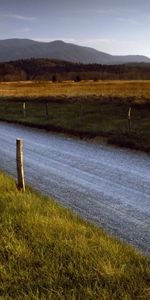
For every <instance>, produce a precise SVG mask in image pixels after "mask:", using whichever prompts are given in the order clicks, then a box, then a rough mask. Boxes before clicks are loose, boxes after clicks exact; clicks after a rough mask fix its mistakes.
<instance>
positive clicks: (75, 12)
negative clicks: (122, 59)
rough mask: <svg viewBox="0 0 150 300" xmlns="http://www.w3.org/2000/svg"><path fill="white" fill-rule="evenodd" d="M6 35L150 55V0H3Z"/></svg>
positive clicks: (1, 21) (1, 32) (2, 35)
mask: <svg viewBox="0 0 150 300" xmlns="http://www.w3.org/2000/svg"><path fill="white" fill-rule="evenodd" d="M7 38H29V39H33V40H38V41H44V42H47V41H53V40H63V41H65V42H70V43H74V44H78V45H82V46H88V47H92V48H95V49H97V50H100V51H103V52H107V53H110V54H117V55H118V54H120V55H123V54H142V55H146V56H149V57H150V0H54V1H51V0H0V39H7Z"/></svg>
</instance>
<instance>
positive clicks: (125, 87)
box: [0, 80, 150, 101]
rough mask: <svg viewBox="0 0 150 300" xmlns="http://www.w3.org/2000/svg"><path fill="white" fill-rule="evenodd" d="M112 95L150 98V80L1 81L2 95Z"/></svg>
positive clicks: (0, 93) (0, 89)
mask: <svg viewBox="0 0 150 300" xmlns="http://www.w3.org/2000/svg"><path fill="white" fill-rule="evenodd" d="M91 95H92V96H93V95H94V96H111V97H121V98H124V97H136V98H139V99H140V101H143V99H142V98H145V99H148V100H149V99H150V80H143V81H142V80H136V81H134V80H133V81H123V80H120V81H119V80H118V81H117V80H112V81H107V80H106V81H97V82H94V81H81V82H73V81H68V82H62V83H52V82H50V81H44V82H43V81H41V82H40V81H37V82H36V81H22V82H0V96H15V97H22V96H29V97H37V96H38V97H39V96H67V97H76V96H91Z"/></svg>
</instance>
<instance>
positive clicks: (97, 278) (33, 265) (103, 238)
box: [0, 173, 150, 300]
mask: <svg viewBox="0 0 150 300" xmlns="http://www.w3.org/2000/svg"><path fill="white" fill-rule="evenodd" d="M0 299H1V300H4V299H15V300H19V299H36V300H37V299H43V300H44V299H82V300H84V299H86V300H88V299H91V300H92V299H96V300H97V299H104V300H107V299H108V300H110V299H111V300H113V299H114V300H119V299H120V300H121V299H127V300H129V299H132V300H134V299H135V300H138V299H143V300H149V299H150V259H149V257H144V256H142V255H141V254H139V253H138V252H137V251H136V250H135V249H133V248H132V247H130V246H128V245H126V244H124V243H122V242H120V241H118V240H117V239H115V238H113V237H110V236H108V235H107V234H106V233H105V232H104V231H102V230H101V229H99V228H97V227H96V226H94V225H92V224H90V223H88V222H85V221H83V220H81V219H80V218H79V217H78V216H77V215H76V214H74V213H72V212H71V211H70V210H68V209H64V208H62V207H61V206H59V205H58V204H57V203H56V202H54V201H53V200H52V199H50V198H48V197H46V196H42V195H40V194H38V193H37V192H34V191H32V190H31V189H30V188H27V191H26V193H21V192H18V191H17V189H16V184H15V182H14V180H12V179H11V178H9V177H6V176H5V175H4V174H2V173H0Z"/></svg>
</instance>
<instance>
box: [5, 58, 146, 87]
mask: <svg viewBox="0 0 150 300" xmlns="http://www.w3.org/2000/svg"><path fill="white" fill-rule="evenodd" d="M89 79H90V80H94V81H96V80H106V79H109V80H112V79H119V80H120V79H123V80H126V79H128V80H132V79H148V80H149V79H150V64H149V63H129V64H116V65H107V64H106V65H101V64H81V63H72V62H67V61H61V60H54V59H53V60H52V59H45V58H43V59H40V58H39V59H33V58H32V59H25V60H17V61H11V62H1V63H0V81H21V80H50V81H54V82H55V81H63V80H74V81H80V80H89Z"/></svg>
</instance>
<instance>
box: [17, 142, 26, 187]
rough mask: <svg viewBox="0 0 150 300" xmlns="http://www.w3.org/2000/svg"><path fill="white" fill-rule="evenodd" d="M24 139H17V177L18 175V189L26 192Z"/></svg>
mask: <svg viewBox="0 0 150 300" xmlns="http://www.w3.org/2000/svg"><path fill="white" fill-rule="evenodd" d="M22 147H23V140H20V139H17V140H16V162H17V177H18V184H17V188H18V190H22V191H23V192H25V180H24V166H23V151H22Z"/></svg>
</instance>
